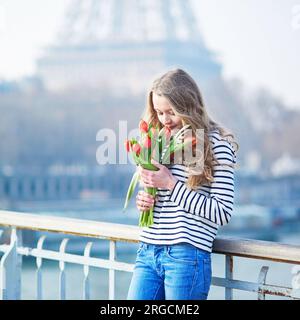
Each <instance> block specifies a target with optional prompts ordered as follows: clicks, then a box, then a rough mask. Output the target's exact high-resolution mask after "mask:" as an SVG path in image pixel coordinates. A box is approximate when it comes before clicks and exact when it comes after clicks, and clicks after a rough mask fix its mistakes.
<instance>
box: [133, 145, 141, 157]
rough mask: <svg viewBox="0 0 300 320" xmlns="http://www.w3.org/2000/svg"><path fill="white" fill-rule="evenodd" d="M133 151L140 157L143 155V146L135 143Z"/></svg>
mask: <svg viewBox="0 0 300 320" xmlns="http://www.w3.org/2000/svg"><path fill="white" fill-rule="evenodd" d="M132 151H133V152H135V153H136V155H137V156H138V155H139V154H140V153H141V146H140V145H139V144H138V143H135V144H134V145H133V146H132Z"/></svg>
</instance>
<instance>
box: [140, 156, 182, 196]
mask: <svg viewBox="0 0 300 320" xmlns="http://www.w3.org/2000/svg"><path fill="white" fill-rule="evenodd" d="M151 162H152V164H154V165H155V166H156V167H157V168H158V169H159V170H158V171H151V170H146V169H143V168H142V167H141V166H139V172H140V177H141V180H142V183H143V185H144V186H145V187H152V188H162V189H169V190H170V191H172V190H173V188H174V186H175V184H176V182H177V179H176V178H175V177H174V176H173V175H172V173H171V172H170V170H169V169H168V168H167V167H165V166H164V165H162V164H160V163H159V162H157V161H155V160H153V159H152V161H151Z"/></svg>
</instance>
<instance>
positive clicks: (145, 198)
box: [136, 191, 155, 211]
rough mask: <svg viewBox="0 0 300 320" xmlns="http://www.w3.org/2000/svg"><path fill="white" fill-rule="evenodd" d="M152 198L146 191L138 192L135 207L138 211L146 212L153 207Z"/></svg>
mask: <svg viewBox="0 0 300 320" xmlns="http://www.w3.org/2000/svg"><path fill="white" fill-rule="evenodd" d="M154 201H155V199H154V197H153V196H152V195H151V194H149V193H147V192H146V191H139V192H138V194H137V195H136V206H137V208H138V210H139V211H147V210H149V209H150V208H151V207H152V206H153V205H154Z"/></svg>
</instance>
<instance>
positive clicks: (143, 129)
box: [139, 120, 148, 133]
mask: <svg viewBox="0 0 300 320" xmlns="http://www.w3.org/2000/svg"><path fill="white" fill-rule="evenodd" d="M139 128H140V131H141V132H144V133H147V132H148V124H147V122H146V121H144V120H141V121H140V124H139Z"/></svg>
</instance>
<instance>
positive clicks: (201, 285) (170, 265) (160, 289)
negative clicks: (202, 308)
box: [127, 242, 212, 300]
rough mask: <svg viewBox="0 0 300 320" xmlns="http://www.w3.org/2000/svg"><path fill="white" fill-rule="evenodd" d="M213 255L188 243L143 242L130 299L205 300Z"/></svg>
mask: <svg viewBox="0 0 300 320" xmlns="http://www.w3.org/2000/svg"><path fill="white" fill-rule="evenodd" d="M211 273H212V272H211V254H210V253H209V252H207V251H204V250H201V249H198V248H196V247H195V246H193V245H191V244H188V243H180V244H174V245H154V244H147V243H143V242H141V243H140V246H139V248H138V250H137V257H136V263H135V268H134V271H133V276H132V279H131V283H130V287H129V291H128V296H127V299H128V300H206V299H207V295H208V292H209V288H210V284H211Z"/></svg>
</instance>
